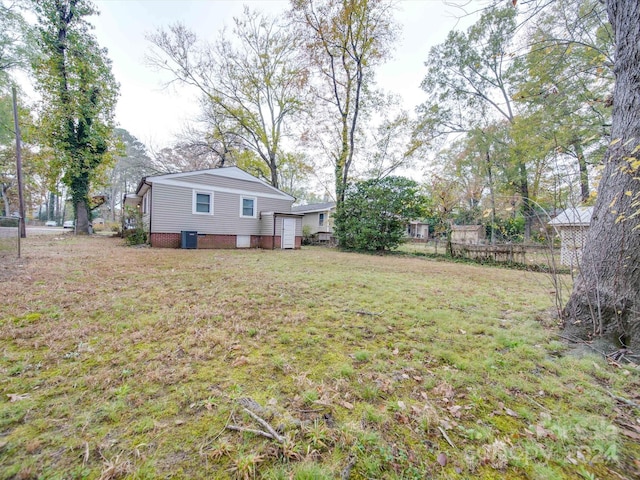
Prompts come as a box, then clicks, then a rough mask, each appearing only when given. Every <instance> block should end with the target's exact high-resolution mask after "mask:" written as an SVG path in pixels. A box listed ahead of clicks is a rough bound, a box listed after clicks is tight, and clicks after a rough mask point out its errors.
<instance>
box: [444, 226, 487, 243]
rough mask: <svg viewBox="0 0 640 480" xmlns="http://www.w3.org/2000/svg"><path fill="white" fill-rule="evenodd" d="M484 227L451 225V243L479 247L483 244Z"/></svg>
mask: <svg viewBox="0 0 640 480" xmlns="http://www.w3.org/2000/svg"><path fill="white" fill-rule="evenodd" d="M485 237H486V235H485V228H484V225H451V242H452V243H464V244H466V245H479V244H481V243H483V242H484V239H485Z"/></svg>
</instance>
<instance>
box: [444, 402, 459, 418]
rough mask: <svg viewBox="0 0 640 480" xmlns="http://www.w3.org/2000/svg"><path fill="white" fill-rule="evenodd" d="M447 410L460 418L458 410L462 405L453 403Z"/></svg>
mask: <svg viewBox="0 0 640 480" xmlns="http://www.w3.org/2000/svg"><path fill="white" fill-rule="evenodd" d="M447 410H449V413H450V414H451V415H453V416H454V417H456V418H460V417H461V416H462V413H461V412H460V410H462V407H461V406H460V405H453V406H451V407H449V408H447Z"/></svg>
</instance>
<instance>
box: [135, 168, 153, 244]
mask: <svg viewBox="0 0 640 480" xmlns="http://www.w3.org/2000/svg"><path fill="white" fill-rule="evenodd" d="M142 185H148V186H149V245H151V218H152V216H151V210H152V209H153V184H152V183H149V182H147V177H143V178H142V183H141V185H140V187H141V186H142ZM140 187H138V191H140ZM143 203H144V200H143Z"/></svg>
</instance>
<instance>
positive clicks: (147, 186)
mask: <svg viewBox="0 0 640 480" xmlns="http://www.w3.org/2000/svg"><path fill="white" fill-rule="evenodd" d="M294 200H295V198H294V197H292V196H291V195H289V194H287V193H284V192H282V191H280V190H278V189H277V188H274V187H272V186H271V185H269V184H268V183H266V182H264V181H262V180H260V179H258V178H256V177H254V176H253V175H250V174H248V173H247V172H245V171H243V170H241V169H239V168H238V167H224V168H215V169H210V170H199V171H195V172H185V173H172V174H167V175H158V176H153V177H144V178H143V179H142V180H141V181H140V184H139V185H138V188H137V190H136V193H135V194H127V195H126V196H125V206H128V207H134V208H138V209H140V213H141V217H142V222H143V225H144V228H145V230H146V231H147V232H148V233H149V241H150V243H151V246H152V247H169V248H179V247H181V246H182V247H183V248H266V249H273V248H300V245H302V215H298V214H295V213H292V212H291V204H292V203H293V202H294ZM124 224H125V228H126V226H127V225H130V224H131V223H130V222H128V221H126V220H125V223H124ZM196 238H197V241H196ZM189 239H191V240H189ZM185 243H186V244H187V245H185Z"/></svg>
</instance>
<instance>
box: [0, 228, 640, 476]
mask: <svg viewBox="0 0 640 480" xmlns="http://www.w3.org/2000/svg"><path fill="white" fill-rule="evenodd" d="M0 288H1V291H2V303H1V306H0V354H1V355H0V370H1V371H0V390H1V391H2V398H1V399H0V478H3V479H5V478H16V479H30V478H34V479H35V478H43V479H50V478H60V479H62V478H64V479H71V478H93V479H104V480H107V479H116V478H130V479H153V478H189V479H196V478H203V479H205V478H206V479H211V478H243V479H251V478H269V479H289V478H294V479H323V478H327V479H333V478H351V479H365V478H367V479H379V478H389V479H391V478H397V479H411V478H416V479H417V478H432V477H433V478H445V479H448V478H452V479H453V478H481V479H482V478H484V479H492V478H511V479H513V478H523V479H524V478H539V479H553V478H587V479H588V478H601V479H604V478H638V476H639V475H640V464H639V461H638V459H639V458H640V443H639V442H638V440H639V439H640V422H639V420H638V415H639V414H640V410H639V409H637V408H635V407H633V406H630V403H631V404H633V403H635V404H637V403H640V399H639V398H638V396H639V392H640V388H639V387H640V372H639V370H638V369H637V368H635V367H633V366H616V365H610V364H607V363H606V362H605V361H604V360H603V358H602V357H601V356H597V355H596V354H593V355H590V354H586V355H582V356H576V355H573V354H569V352H568V351H567V347H566V345H565V344H564V343H563V342H561V341H559V340H560V339H559V337H558V336H557V335H556V333H557V325H556V322H555V320H554V318H553V315H552V312H553V311H554V305H553V301H554V298H555V297H554V292H553V287H552V282H551V281H550V279H549V278H548V277H547V276H545V275H543V274H535V273H530V272H524V271H512V270H507V269H503V268H487V267H480V266H473V265H465V264H450V263H446V262H440V261H430V260H427V259H425V258H418V257H409V256H368V255H358V254H351V253H343V252H339V251H336V250H332V249H323V248H305V249H303V250H301V251H262V250H248V251H221V250H162V249H148V248H133V247H125V246H124V245H123V244H122V241H121V240H119V239H113V238H104V237H102V238H100V237H94V238H75V237H73V236H71V235H63V236H60V237H57V238H53V237H39V238H38V237H36V238H31V239H28V240H27V241H26V242H25V244H24V245H23V259H22V260H21V261H18V262H15V264H13V265H12V266H7V265H4V266H0ZM614 397H623V398H624V399H626V400H627V403H624V400H621V399H620V398H618V399H616V398H614ZM245 408H247V409H246V410H245ZM247 410H248V411H250V412H253V414H254V415H255V417H252V416H251V414H249V413H247ZM260 420H262V421H263V422H265V423H266V425H265V423H261V422H260ZM271 427H273V429H274V430H276V431H274V432H271V433H270V431H269V428H271ZM232 428H235V430H233V429H232ZM243 430H244V431H243ZM248 430H260V431H262V432H263V433H265V434H267V435H270V436H272V437H273V436H276V437H277V439H274V438H267V437H266V436H264V435H262V434H259V433H255V432H251V431H248ZM280 437H281V438H280Z"/></svg>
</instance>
